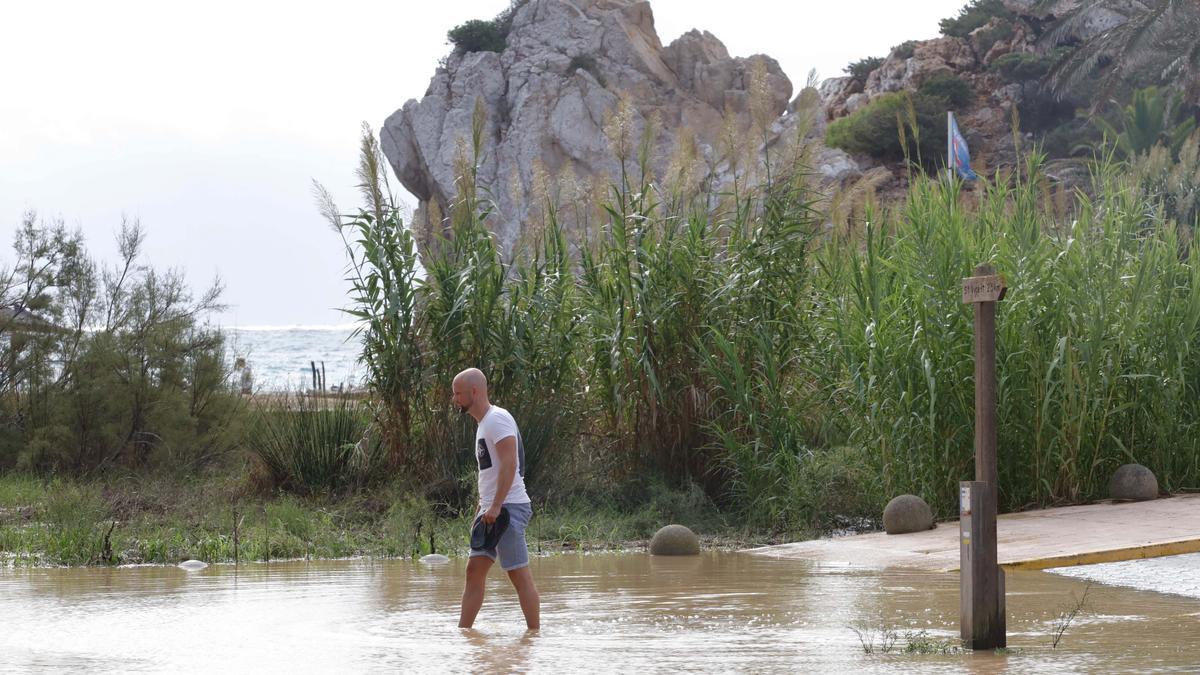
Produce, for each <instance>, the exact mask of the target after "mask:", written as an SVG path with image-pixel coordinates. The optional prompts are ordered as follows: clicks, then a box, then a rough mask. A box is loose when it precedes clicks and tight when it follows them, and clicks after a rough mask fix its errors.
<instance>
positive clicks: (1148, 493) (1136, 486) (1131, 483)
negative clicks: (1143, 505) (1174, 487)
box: [1108, 464, 1158, 502]
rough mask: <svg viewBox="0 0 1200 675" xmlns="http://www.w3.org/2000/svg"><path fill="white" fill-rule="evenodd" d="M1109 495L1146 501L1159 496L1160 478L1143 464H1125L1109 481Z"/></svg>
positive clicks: (1114, 497) (1115, 497) (1116, 497)
mask: <svg viewBox="0 0 1200 675" xmlns="http://www.w3.org/2000/svg"><path fill="white" fill-rule="evenodd" d="M1108 496H1109V497H1112V498H1113V499H1132V500H1134V501H1138V502H1141V501H1146V500H1147V499H1155V498H1157V497H1158V479H1157V478H1155V477H1154V472H1153V471H1151V470H1150V469H1147V468H1146V467H1144V466H1142V465H1141V464H1125V465H1123V466H1121V468H1119V469H1117V471H1116V473H1114V474H1113V477H1112V479H1111V480H1109V481H1108Z"/></svg>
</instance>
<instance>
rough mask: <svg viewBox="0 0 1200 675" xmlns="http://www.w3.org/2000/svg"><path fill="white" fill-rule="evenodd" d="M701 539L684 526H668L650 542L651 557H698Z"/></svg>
mask: <svg viewBox="0 0 1200 675" xmlns="http://www.w3.org/2000/svg"><path fill="white" fill-rule="evenodd" d="M699 553H700V538H699V537H697V536H696V533H695V532H692V531H691V530H689V529H688V528H686V527H684V526H683V525H667V526H666V527H664V528H662V529H661V530H659V531H658V532H655V533H654V538H653V539H651V540H650V555H698V554H699Z"/></svg>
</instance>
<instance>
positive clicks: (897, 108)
mask: <svg viewBox="0 0 1200 675" xmlns="http://www.w3.org/2000/svg"><path fill="white" fill-rule="evenodd" d="M910 102H911V105H912V107H911V109H910V107H909V105H910ZM914 115H915V118H916V119H915V121H916V127H917V130H918V133H917V134H915V135H914V134H913V133H912V132H911V127H912V122H913V120H912V119H911V118H912V117H913V116H914ZM900 124H904V125H905V126H906V128H907V130H906V131H905V132H904V133H905V139H904V142H903V143H902V142H901V136H900V135H901V131H900V129H899V126H900ZM825 142H826V143H827V144H828V145H829V146H830V147H834V148H841V149H842V150H845V151H846V152H852V153H863V154H867V155H871V156H873V157H880V158H886V159H904V158H906V157H911V158H912V159H913V160H916V159H917V156H918V155H919V156H920V158H921V160H922V161H925V162H936V161H937V160H938V159H939V158H941V157H942V156H944V155H945V152H946V129H945V108H944V106H943V105H942V103H941V102H939V101H935V100H932V99H930V98H927V97H922V96H917V97H910V96H909V95H908V94H906V93H904V92H890V93H887V94H883V95H882V96H880V97H878V98H876V99H875V100H874V101H871V102H870V103H868V104H867V105H866V106H863V107H862V108H860V109H859V110H856V111H855V112H854V113H852V114H850V115H848V116H846V117H843V118H841V119H837V120H834V121H833V122H831V123H830V124H829V129H828V132H827V134H826V137H825Z"/></svg>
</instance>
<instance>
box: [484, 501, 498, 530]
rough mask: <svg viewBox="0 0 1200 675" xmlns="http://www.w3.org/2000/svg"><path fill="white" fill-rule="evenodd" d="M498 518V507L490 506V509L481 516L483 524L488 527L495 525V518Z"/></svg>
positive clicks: (495, 505) (496, 505)
mask: <svg viewBox="0 0 1200 675" xmlns="http://www.w3.org/2000/svg"><path fill="white" fill-rule="evenodd" d="M499 517H500V505H499V504H492V508H490V509H488V510H487V511H485V512H484V514H483V522H485V523H487V524H488V525H492V524H495V522H496V518H499Z"/></svg>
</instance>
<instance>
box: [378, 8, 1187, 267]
mask: <svg viewBox="0 0 1200 675" xmlns="http://www.w3.org/2000/svg"><path fill="white" fill-rule="evenodd" d="M1198 8H1200V4H1197V3H1194V2H1186V3H1183V2H1177V1H1175V0H1142V1H1139V2H1133V1H1132V0H975V1H974V2H971V3H969V4H968V5H967V6H966V7H964V9H963V11H962V12H961V13H960V15H959V16H958V17H952V18H950V19H947V21H943V22H942V32H943V34H944V36H943V37H940V38H937V39H933V40H924V41H912V42H907V43H904V44H902V45H898V46H896V47H895V48H893V49H892V50H891V51H890V53H889V54H888V55H887V56H886V57H885V58H878V59H864V61H862V62H860V64H858V65H860V66H861V67H860V68H858V69H857V70H858V71H859V72H858V73H857V74H856V76H854V77H840V78H833V79H830V80H826V81H825V82H823V83H821V85H820V87H819V89H818V88H812V89H806V90H804V91H802V92H801V94H800V95H798V96H797V97H796V98H795V99H794V100H790V101H789V99H791V97H792V93H793V87H792V83H791V81H790V80H789V79H788V77H787V76H786V75H785V74H784V73H783V72H782V71H781V70H780V68H779V65H778V63H777V62H776V61H775V60H774V59H772V58H770V57H769V56H765V55H761V54H760V55H754V56H750V57H747V58H738V57H732V56H730V55H729V53H728V51H727V50H726V49H725V47H724V45H723V44H722V43H721V42H720V40H718V39H717V38H716V37H715V36H714V35H712V34H711V33H708V32H706V31H696V30H693V31H691V32H689V33H687V34H685V35H683V36H681V37H680V38H678V39H677V40H675V41H674V42H672V43H671V44H669V45H667V46H665V47H664V46H663V45H662V43H661V42H660V40H659V37H658V34H657V33H656V31H655V28H654V16H653V14H652V12H651V9H650V5H649V3H648V2H646V1H644V0H523V1H520V2H518V3H517V4H516V5H514V9H513V10H512V13H511V14H510V15H508V16H507V20H506V23H505V30H506V31H507V32H506V35H504V36H503V38H502V39H501V40H500V41H499V42H498V43H497V42H491V43H489V45H490V47H489V48H492V49H499V51H473V50H471V49H468V48H463V47H462V46H461V45H460V46H459V47H458V48H456V49H455V50H454V51H453V52H452V53H451V54H450V55H449V56H448V57H447V58H446V59H445V61H444V62H443V63H442V64H441V65H440V67H439V68H438V69H437V71H436V73H435V74H434V77H433V79H432V81H431V82H430V85H429V89H428V90H427V91H426V92H425V95H424V96H423V97H422V98H421V99H420V100H410V101H408V102H407V103H406V104H405V105H404V107H403V108H402V109H400V110H398V111H396V112H395V113H394V114H393V115H391V116H390V117H389V118H388V119H387V121H386V122H385V123H384V125H383V128H382V130H381V141H382V146H383V149H384V152H385V154H386V155H387V157H388V159H389V161H390V162H391V164H392V167H393V169H394V170H395V173H396V175H397V176H398V177H399V178H400V181H401V183H402V184H403V185H404V187H405V188H407V189H408V190H409V191H410V192H412V193H413V194H414V195H415V196H416V197H417V199H418V200H419V202H420V204H419V208H418V211H417V213H416V214H415V219H414V220H415V224H416V229H417V231H418V234H419V235H420V237H421V239H422V241H423V242H427V241H428V237H429V234H430V233H431V232H433V231H435V230H436V229H437V228H439V227H441V223H442V220H441V218H442V214H446V213H447V212H448V207H449V205H450V202H451V200H452V199H453V198H454V196H455V195H456V193H457V191H458V190H457V184H456V176H457V175H459V174H462V173H463V167H464V164H463V162H462V160H461V159H460V158H462V157H464V156H468V155H470V154H471V150H470V139H471V138H472V120H473V119H475V118H480V119H481V120H482V122H483V127H482V129H480V130H479V131H480V132H481V133H480V134H479V136H478V138H479V143H480V145H481V148H480V152H479V167H478V181H477V183H478V185H479V186H480V188H481V189H482V191H483V192H484V194H485V195H487V197H488V198H489V199H490V200H491V201H492V202H493V203H494V206H495V212H494V215H493V217H492V219H491V220H492V226H493V227H494V228H495V230H496V232H497V234H498V235H499V239H500V242H501V244H502V245H503V247H504V248H505V249H506V250H511V247H512V246H513V244H514V242H515V241H516V240H517V238H518V236H519V234H520V232H521V230H522V227H523V224H524V223H528V222H530V220H531V216H532V215H533V214H534V213H540V211H539V209H541V208H542V207H541V206H540V204H544V202H545V201H546V199H547V197H548V196H549V193H550V192H552V191H557V194H558V197H559V201H561V202H563V203H572V202H573V203H577V204H578V203H595V202H597V201H599V199H600V198H599V197H597V196H596V193H597V192H600V191H602V190H603V189H604V188H605V187H607V186H608V185H609V184H610V183H613V182H617V181H619V177H620V176H621V173H622V169H625V170H629V169H630V168H631V166H633V165H636V164H637V161H636V157H637V155H638V152H639V148H638V145H639V142H640V141H639V139H642V138H649V139H651V141H650V147H648V148H645V150H646V153H645V154H646V155H647V156H649V157H650V159H651V161H650V167H649V168H650V170H651V172H652V173H653V174H654V176H655V177H656V183H659V182H663V181H670V180H677V181H678V180H684V181H690V182H691V183H693V184H695V185H697V186H701V187H704V186H707V187H709V188H712V187H716V188H717V189H718V190H719V189H721V188H722V186H726V185H728V184H729V183H730V182H731V181H732V179H733V177H734V176H735V174H736V175H738V177H739V179H742V178H744V179H745V180H740V181H739V185H744V184H745V183H746V182H752V181H753V180H754V179H755V176H754V175H753V174H752V173H739V172H746V171H748V169H747V167H750V166H753V165H756V164H760V163H761V161H762V158H763V156H764V155H763V153H764V149H768V148H783V147H784V146H786V143H787V142H788V141H789V140H790V139H794V138H795V137H797V136H798V135H803V136H804V137H805V138H807V139H809V141H813V140H816V141H818V142H816V143H812V142H810V143H809V147H810V150H812V151H811V152H810V154H809V156H808V160H809V161H810V162H811V163H812V164H813V165H814V168H815V169H816V170H817V174H818V175H819V176H821V177H822V179H823V180H824V182H825V183H826V184H830V183H833V184H844V183H845V182H847V181H850V180H854V179H857V178H859V177H860V176H862V182H861V185H866V186H867V189H876V188H879V189H882V190H884V192H885V193H888V192H891V193H894V194H897V195H899V194H901V193H902V192H903V181H904V180H905V176H906V172H905V171H903V170H902V167H903V162H904V160H903V159H902V158H899V157H897V156H896V152H894V151H893V152H892V153H891V154H890V155H889V154H887V153H886V152H872V150H873V149H874V148H872V147H866V148H863V147H861V146H862V145H863V143H862V142H861V139H862V134H858V133H857V130H856V133H853V134H843V137H847V136H848V137H849V138H851V139H853V140H855V141H857V145H858V146H860V147H858V148H852V147H849V146H848V145H846V144H843V147H846V148H847V149H848V150H851V151H853V152H854V153H855V154H854V155H849V154H847V153H846V152H842V151H841V150H831V149H829V148H825V147H823V145H822V144H821V142H823V141H824V140H825V138H824V131H825V128H826V125H828V124H837V123H841V122H845V121H848V119H849V117H850V116H853V115H855V114H856V113H858V112H859V111H863V110H865V109H869V108H870V107H871V106H872V105H873V104H875V103H876V102H877V101H879V100H880V99H882V98H884V97H886V96H888V95H892V94H894V92H907V93H908V94H910V95H911V96H912V98H916V99H918V102H919V103H924V104H925V105H924V107H923V108H922V107H921V106H918V109H919V110H923V112H922V115H923V117H924V122H923V123H922V124H923V125H924V126H925V128H924V129H923V131H922V135H921V138H922V139H924V140H923V141H922V144H924V143H925V142H926V141H932V143H933V144H934V145H937V144H940V147H941V150H940V152H941V153H943V154H941V155H940V156H939V154H938V151H937V149H936V148H926V152H925V154H924V156H923V159H924V161H925V164H926V167H927V168H929V169H934V168H936V167H937V166H938V165H939V164H940V162H941V161H942V160H941V159H940V157H944V152H945V121H944V120H945V116H944V112H945V111H946V110H948V109H949V110H954V111H955V112H956V115H957V117H958V119H959V124H960V127H961V128H962V130H963V132H964V133H965V134H966V137H967V139H968V141H969V142H970V146H971V149H972V156H973V160H974V165H975V168H976V170H977V171H979V172H981V173H984V174H988V173H991V172H992V171H994V170H996V169H1002V168H1004V167H1006V166H1011V165H1013V164H1014V163H1015V162H1016V149H1015V144H1014V142H1013V141H1014V137H1013V133H1012V124H1013V121H1014V119H1017V118H1019V119H1020V132H1021V133H1020V134H1019V137H1018V140H1020V141H1021V143H1022V144H1023V147H1028V146H1027V145H1024V144H1025V143H1029V142H1035V141H1036V142H1040V143H1043V148H1044V149H1045V150H1046V151H1047V152H1048V154H1049V155H1050V156H1051V157H1052V158H1055V157H1059V158H1065V157H1068V156H1069V155H1071V154H1079V153H1082V154H1085V155H1088V156H1090V152H1088V151H1087V148H1088V147H1092V146H1094V145H1095V144H1096V143H1098V142H1099V141H1100V138H1099V133H1098V132H1097V125H1096V124H1095V123H1094V120H1093V119H1092V116H1094V115H1096V114H1106V113H1102V110H1103V108H1105V107H1106V106H1107V107H1108V109H1109V111H1110V112H1111V110H1112V102H1114V101H1115V102H1116V103H1117V105H1122V104H1123V103H1121V102H1122V101H1128V100H1129V94H1130V92H1131V91H1132V89H1134V88H1138V87H1144V86H1146V85H1149V84H1158V85H1159V86H1161V87H1162V88H1163V89H1164V90H1166V91H1170V92H1183V93H1186V95H1187V103H1188V104H1189V105H1190V106H1191V108H1189V110H1193V111H1194V110H1195V109H1196V106H1197V100H1196V99H1197V96H1196V92H1198V91H1200V49H1198V48H1196V46H1195V45H1196V43H1195V39H1194V38H1195V35H1196V34H1197V33H1198V32H1200V9H1198ZM931 83H936V84H937V88H938V91H937V92H933V93H930V92H929V91H927V86H928V85H930V84H931ZM922 98H923V100H921V99H922ZM951 99H955V100H954V102H953V103H951V102H950V100H951ZM881 108H882V106H881ZM1014 109H1015V110H1016V111H1018V112H1019V114H1018V115H1014V114H1013V113H1014ZM884 112H886V113H887V114H886V115H883V114H881V115H879V116H878V117H879V120H882V121H879V120H876V122H875V123H874V126H873V127H871V126H869V125H864V127H865V128H870V129H872V130H873V133H875V134H877V135H878V136H879V139H880V140H881V141H886V142H887V143H889V144H890V145H893V146H894V145H895V144H896V143H895V141H896V136H897V134H896V132H895V127H894V122H892V120H894V119H895V114H894V113H893V112H890V111H887V110H885V111H884ZM938 115H940V118H939V117H938ZM939 119H940V121H939ZM843 128H845V127H844V126H843ZM647 129H649V130H651V131H652V132H653V133H650V134H644V132H646V130H647ZM909 138H910V141H911V139H912V136H910V137H909ZM828 140H829V142H830V143H833V142H834V141H835V139H834V134H833V133H830V135H829V139H828ZM781 141H782V143H781ZM868 145H870V144H869V143H868ZM880 145H882V143H881V144H880ZM875 147H878V146H875ZM1080 148H1083V150H1080ZM931 158H932V159H931ZM1085 174H1086V172H1085V171H1080V170H1079V169H1078V167H1077V166H1073V165H1072V163H1071V161H1070V160H1066V161H1063V162H1061V164H1060V165H1059V166H1057V167H1053V166H1052V169H1051V172H1050V176H1051V177H1052V178H1060V179H1062V180H1064V181H1066V182H1068V183H1070V182H1073V178H1074V179H1078V178H1079V177H1080V176H1084V175H1085ZM635 180H636V179H635ZM565 185H566V186H570V187H569V188H563V187H562V186H565ZM553 186H558V187H553ZM564 189H565V190H566V192H572V191H573V192H574V194H566V192H564ZM698 189H699V188H698ZM859 192H862V190H859Z"/></svg>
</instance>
